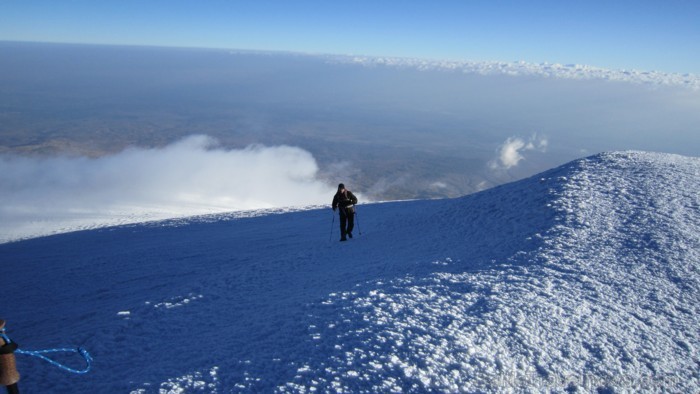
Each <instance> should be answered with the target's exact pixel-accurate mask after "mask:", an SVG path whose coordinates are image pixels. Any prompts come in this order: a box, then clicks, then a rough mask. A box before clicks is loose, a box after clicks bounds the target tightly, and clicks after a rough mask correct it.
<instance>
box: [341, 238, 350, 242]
mask: <svg viewBox="0 0 700 394" xmlns="http://www.w3.org/2000/svg"><path fill="white" fill-rule="evenodd" d="M347 240H348V239H347V238H345V237H343V238H341V239H340V242H343V241H347Z"/></svg>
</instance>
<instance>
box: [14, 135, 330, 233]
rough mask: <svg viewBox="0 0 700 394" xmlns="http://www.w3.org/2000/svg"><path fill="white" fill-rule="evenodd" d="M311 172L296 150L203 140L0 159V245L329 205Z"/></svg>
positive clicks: (310, 161)
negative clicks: (65, 231) (80, 231)
mask: <svg viewBox="0 0 700 394" xmlns="http://www.w3.org/2000/svg"><path fill="white" fill-rule="evenodd" d="M317 172H318V166H317V164H316V161H315V160H314V158H313V157H312V155H311V154H310V153H308V152H307V151H304V150H302V149H299V148H295V147H289V146H277V147H265V146H250V147H248V148H246V149H242V150H225V149H222V148H220V147H218V146H217V142H216V140H214V139H212V138H209V137H206V136H192V137H189V138H186V139H184V140H182V141H179V142H177V143H174V144H172V145H169V146H166V147H164V148H159V149H137V148H131V149H127V150H125V151H123V152H121V153H119V154H116V155H112V156H106V157H101V158H97V159H90V158H85V157H51V158H29V157H18V156H0V185H1V186H2V187H0V201H1V202H0V223H3V224H0V242H1V241H3V240H7V239H11V238H16V237H15V236H13V234H14V235H16V234H22V233H27V232H30V233H31V232H36V231H38V232H39V233H51V232H56V231H58V230H59V229H60V228H63V227H71V226H75V225H76V224H78V223H76V221H77V222H79V224H78V225H77V227H80V226H81V225H84V224H85V222H86V221H89V222H91V223H92V222H99V223H104V224H113V223H115V220H116V222H117V223H120V222H122V221H138V220H140V219H148V218H166V217H179V216H187V215H195V214H204V213H215V212H225V211H235V210H248V209H260V208H272V207H286V206H298V205H312V204H322V203H328V202H329V201H330V199H331V198H332V195H333V193H334V188H333V187H331V186H328V185H326V184H324V183H323V182H321V181H319V180H318V179H317V177H316V175H317ZM71 223H72V224H71ZM42 227H44V229H42ZM29 228H31V230H29ZM30 235H31V234H30ZM23 236H26V234H25V235H23Z"/></svg>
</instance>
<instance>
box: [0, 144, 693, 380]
mask: <svg viewBox="0 0 700 394" xmlns="http://www.w3.org/2000/svg"><path fill="white" fill-rule="evenodd" d="M699 190H700V159H698V158H689V157H681V156H675V155H664V154H652V153H641V152H621V153H611V154H602V155H597V156H593V157H590V158H587V159H583V160H579V161H576V162H572V163H570V164H567V165H564V166H562V167H559V168H557V169H554V170H551V171H548V172H545V173H542V174H540V175H538V176H535V177H532V178H529V179H526V180H523V181H519V182H516V183H512V184H508V185H504V186H500V187H497V188H494V189H491V190H487V191H485V192H481V193H478V194H475V195H471V196H466V197H463V198H459V199H453V200H435V201H412V202H396V203H384V204H367V205H361V206H359V207H358V222H359V229H357V230H356V232H355V238H353V239H352V240H350V241H349V242H346V243H338V242H337V238H338V231H337V228H335V227H336V226H337V218H336V219H333V216H332V213H331V211H330V209H328V208H325V209H312V210H308V211H300V212H290V213H279V214H271V213H269V212H268V213H257V214H253V215H251V216H253V217H238V216H224V215H221V216H207V217H200V218H196V219H183V220H173V221H167V222H157V223H151V224H143V225H129V226H123V227H116V228H108V229H101V230H93V231H85V232H75V233H69V234H63V235H57V236H53V237H46V238H39V239H33V240H27V241H22V242H15V243H9V244H3V245H0V266H2V267H3V272H4V273H5V275H4V276H5V278H11V280H7V279H6V280H5V281H4V283H3V303H2V310H0V316H1V317H2V318H4V319H6V320H8V329H9V332H8V333H9V334H10V335H11V336H12V337H13V339H15V340H16V341H17V342H18V343H20V345H21V346H22V347H24V348H25V349H35V348H45V347H54V346H58V345H60V346H65V345H69V344H74V345H83V346H85V347H86V348H87V349H88V350H89V351H90V352H91V353H92V355H93V356H94V358H95V366H94V370H93V371H92V372H90V373H89V374H88V375H86V376H79V377H76V376H69V375H66V374H64V373H63V372H60V371H58V370H55V369H54V368H53V367H51V366H49V365H47V364H44V363H42V362H41V361H35V360H32V359H27V358H26V356H22V355H18V364H19V368H20V372H21V373H22V376H23V377H22V381H21V382H20V388H23V389H24V390H25V391H26V392H58V393H61V392H127V393H128V392H131V393H190V392H193V393H196V392H203V393H230V392H275V391H277V392H313V391H317V392H367V393H370V392H484V391H485V392H526V391H528V390H530V391H535V392H539V391H545V390H553V391H555V392H564V391H567V390H568V391H575V390H578V392H599V391H603V392H618V391H623V392H624V391H627V392H645V391H648V392H658V391H661V390H667V391H671V392H696V391H698V390H699V389H700V376H699V372H698V371H700V356H699V354H698V349H699V348H700V334H699V332H698V327H699V326H700V325H699V324H698V323H699V320H700V317H699V316H700V313H699V312H700V310H699V309H700V307H699V305H700V272H699V271H700V252H699V251H700V196H699V195H700V194H699ZM331 230H333V231H334V232H333V234H332V235H331ZM359 230H362V235H360V234H359V232H360V231H359ZM329 238H330V239H329ZM64 361H66V362H68V363H73V364H80V360H76V359H72V358H71V359H67V360H64Z"/></svg>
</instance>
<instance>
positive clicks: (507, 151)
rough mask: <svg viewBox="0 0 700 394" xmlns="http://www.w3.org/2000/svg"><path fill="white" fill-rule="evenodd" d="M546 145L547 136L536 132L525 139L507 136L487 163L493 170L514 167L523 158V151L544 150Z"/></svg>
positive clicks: (547, 142) (547, 143)
mask: <svg viewBox="0 0 700 394" xmlns="http://www.w3.org/2000/svg"><path fill="white" fill-rule="evenodd" d="M548 145H549V141H548V140H547V138H545V137H541V136H538V135H537V134H533V135H532V136H531V137H530V139H529V140H527V141H525V140H524V139H522V138H520V137H509V138H508V139H506V141H505V142H504V143H503V145H501V146H500V147H499V148H498V151H497V153H498V155H497V157H496V158H495V159H494V160H492V161H491V162H490V163H489V167H490V168H491V169H494V170H496V169H509V168H512V167H515V166H517V165H518V164H519V163H520V162H521V161H522V160H524V159H525V157H524V156H523V152H526V151H534V150H536V151H540V152H545V151H546V150H547V146H548Z"/></svg>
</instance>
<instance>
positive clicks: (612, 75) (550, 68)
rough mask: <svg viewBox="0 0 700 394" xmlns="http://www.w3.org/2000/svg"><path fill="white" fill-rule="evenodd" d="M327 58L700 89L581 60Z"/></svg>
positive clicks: (691, 81)
mask: <svg viewBox="0 0 700 394" xmlns="http://www.w3.org/2000/svg"><path fill="white" fill-rule="evenodd" d="M328 61H329V62H332V63H340V64H346V63H349V64H360V65H363V66H368V67H376V66H386V67H398V68H414V69H418V70H423V71H427V70H444V71H459V72H463V73H465V74H479V75H509V76H540V77H546V78H565V79H583V80H590V79H599V80H609V81H620V82H632V83H639V84H646V85H669V86H683V87H687V88H690V89H692V90H698V89H700V76H697V75H694V74H674V73H665V72H661V71H638V70H612V69H606V68H600V67H594V66H588V65H582V64H558V63H542V64H535V63H527V62H523V61H520V62H474V61H449V60H425V59H412V58H392V57H369V56H332V57H329V60H328Z"/></svg>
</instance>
